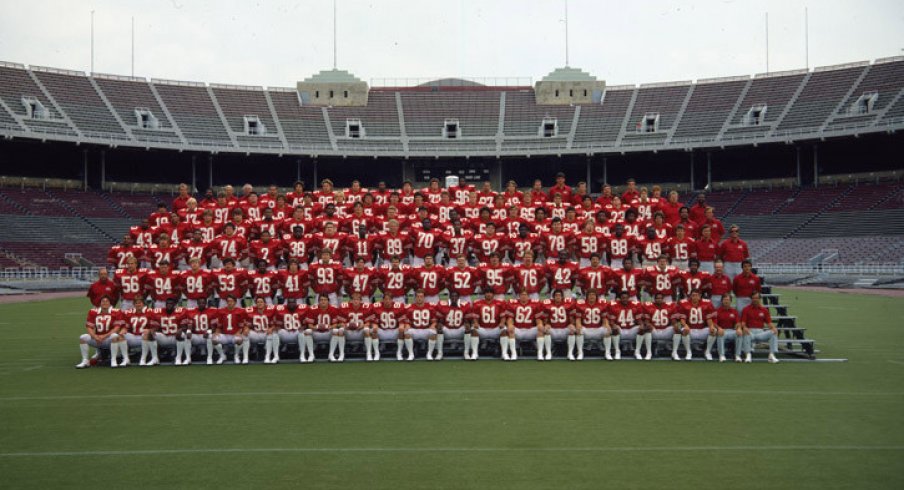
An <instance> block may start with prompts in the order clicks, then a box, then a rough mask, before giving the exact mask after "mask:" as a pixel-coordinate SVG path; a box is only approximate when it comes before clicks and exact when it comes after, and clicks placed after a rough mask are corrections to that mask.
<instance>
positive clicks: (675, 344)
mask: <svg viewBox="0 0 904 490" xmlns="http://www.w3.org/2000/svg"><path fill="white" fill-rule="evenodd" d="M680 343H681V334H680V333H673V334H672V355H673V356H677V355H678V345H679V344H680Z"/></svg>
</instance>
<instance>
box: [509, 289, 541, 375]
mask: <svg viewBox="0 0 904 490" xmlns="http://www.w3.org/2000/svg"><path fill="white" fill-rule="evenodd" d="M548 336H549V327H548V326H546V325H545V324H544V323H543V305H542V304H541V303H540V302H539V301H533V300H531V299H530V295H529V294H528V292H527V290H526V289H522V290H521V292H520V293H519V295H518V299H516V300H512V303H511V304H510V305H509V309H508V326H507V328H506V330H505V331H504V332H503V333H502V336H500V337H499V344H500V346H501V347H502V360H503V361H516V360H518V353H517V352H518V342H521V341H525V340H536V341H537V359H538V360H541V359H545V357H543V350H542V349H541V345H542V346H543V347H545V346H546V345H550V346H551V345H552V338H551V337H550V338H549V344H546V338H547V337H548Z"/></svg>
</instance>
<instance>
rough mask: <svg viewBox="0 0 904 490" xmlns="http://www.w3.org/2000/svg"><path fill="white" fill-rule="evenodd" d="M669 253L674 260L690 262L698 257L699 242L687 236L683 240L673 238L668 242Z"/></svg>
mask: <svg viewBox="0 0 904 490" xmlns="http://www.w3.org/2000/svg"><path fill="white" fill-rule="evenodd" d="M668 253H669V256H670V257H671V258H672V260H690V258H691V257H696V256H697V242H695V241H694V240H693V239H692V238H688V237H687V236H685V237H684V238H683V239H681V240H679V239H678V237H672V238H671V239H669V242H668Z"/></svg>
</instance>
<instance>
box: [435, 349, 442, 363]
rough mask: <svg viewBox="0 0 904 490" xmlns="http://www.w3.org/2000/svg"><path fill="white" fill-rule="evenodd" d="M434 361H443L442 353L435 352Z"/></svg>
mask: <svg viewBox="0 0 904 490" xmlns="http://www.w3.org/2000/svg"><path fill="white" fill-rule="evenodd" d="M434 359H435V360H437V361H442V360H443V351H439V352H437V353H436V357H434Z"/></svg>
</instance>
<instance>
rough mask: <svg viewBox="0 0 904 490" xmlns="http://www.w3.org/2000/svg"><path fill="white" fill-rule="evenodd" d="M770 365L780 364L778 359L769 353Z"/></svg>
mask: <svg viewBox="0 0 904 490" xmlns="http://www.w3.org/2000/svg"><path fill="white" fill-rule="evenodd" d="M769 364H778V358H777V357H775V354H773V353H771V352H770V353H769Z"/></svg>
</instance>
